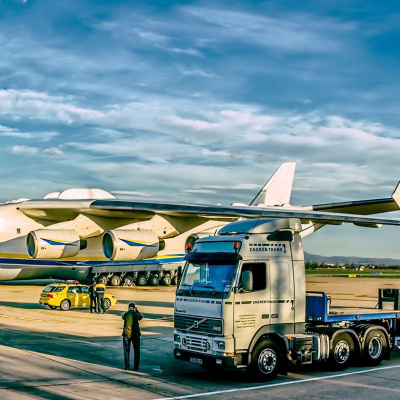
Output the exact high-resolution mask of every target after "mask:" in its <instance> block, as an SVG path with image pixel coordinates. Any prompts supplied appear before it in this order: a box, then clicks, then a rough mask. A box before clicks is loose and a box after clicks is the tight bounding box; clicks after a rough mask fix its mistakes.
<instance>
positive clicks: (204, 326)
mask: <svg viewBox="0 0 400 400" xmlns="http://www.w3.org/2000/svg"><path fill="white" fill-rule="evenodd" d="M174 327H175V329H179V330H182V331H189V332H196V333H199V332H201V333H209V334H211V335H216V336H222V334H223V329H222V319H214V318H207V317H197V316H196V317H195V316H191V315H175V324H174Z"/></svg>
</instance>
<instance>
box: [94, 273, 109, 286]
mask: <svg viewBox="0 0 400 400" xmlns="http://www.w3.org/2000/svg"><path fill="white" fill-rule="evenodd" d="M97 283H102V284H103V285H107V283H108V278H107V276H106V275H101V276H99V277H98V278H97Z"/></svg>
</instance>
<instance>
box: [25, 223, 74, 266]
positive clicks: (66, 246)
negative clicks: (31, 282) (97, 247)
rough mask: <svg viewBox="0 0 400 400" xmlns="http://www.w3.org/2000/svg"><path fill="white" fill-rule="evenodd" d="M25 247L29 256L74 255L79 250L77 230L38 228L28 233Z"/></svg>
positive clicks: (55, 256) (63, 256)
mask: <svg viewBox="0 0 400 400" xmlns="http://www.w3.org/2000/svg"><path fill="white" fill-rule="evenodd" d="M26 247H27V250H28V254H29V256H30V257H31V258H42V259H54V258H66V257H74V256H76V255H77V254H78V253H79V250H81V248H82V246H81V240H80V237H79V234H78V232H76V231H75V230H73V229H38V230H36V231H32V232H29V233H28V236H27V237H26Z"/></svg>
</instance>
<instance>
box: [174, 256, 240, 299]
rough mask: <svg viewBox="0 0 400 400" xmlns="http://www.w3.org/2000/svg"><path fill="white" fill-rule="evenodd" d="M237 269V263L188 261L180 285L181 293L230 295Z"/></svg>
mask: <svg viewBox="0 0 400 400" xmlns="http://www.w3.org/2000/svg"><path fill="white" fill-rule="evenodd" d="M235 271H236V265H235V264H212V263H191V262H188V263H187V265H186V268H185V271H184V274H183V276H182V280H181V283H180V285H179V289H180V293H179V294H182V295H184V294H186V295H201V294H206V295H207V296H209V295H210V294H213V295H215V296H216V297H228V295H229V292H230V291H231V287H232V280H233V277H234V274H235Z"/></svg>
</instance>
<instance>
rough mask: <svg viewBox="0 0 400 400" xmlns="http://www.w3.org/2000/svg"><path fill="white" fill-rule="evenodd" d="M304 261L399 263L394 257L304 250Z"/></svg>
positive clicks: (399, 260)
mask: <svg viewBox="0 0 400 400" xmlns="http://www.w3.org/2000/svg"><path fill="white" fill-rule="evenodd" d="M304 256H305V259H306V261H311V262H318V263H326V264H357V265H359V264H371V265H400V259H394V258H368V257H356V256H354V257H349V256H331V257H328V256H319V255H317V254H310V253H307V252H304Z"/></svg>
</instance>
